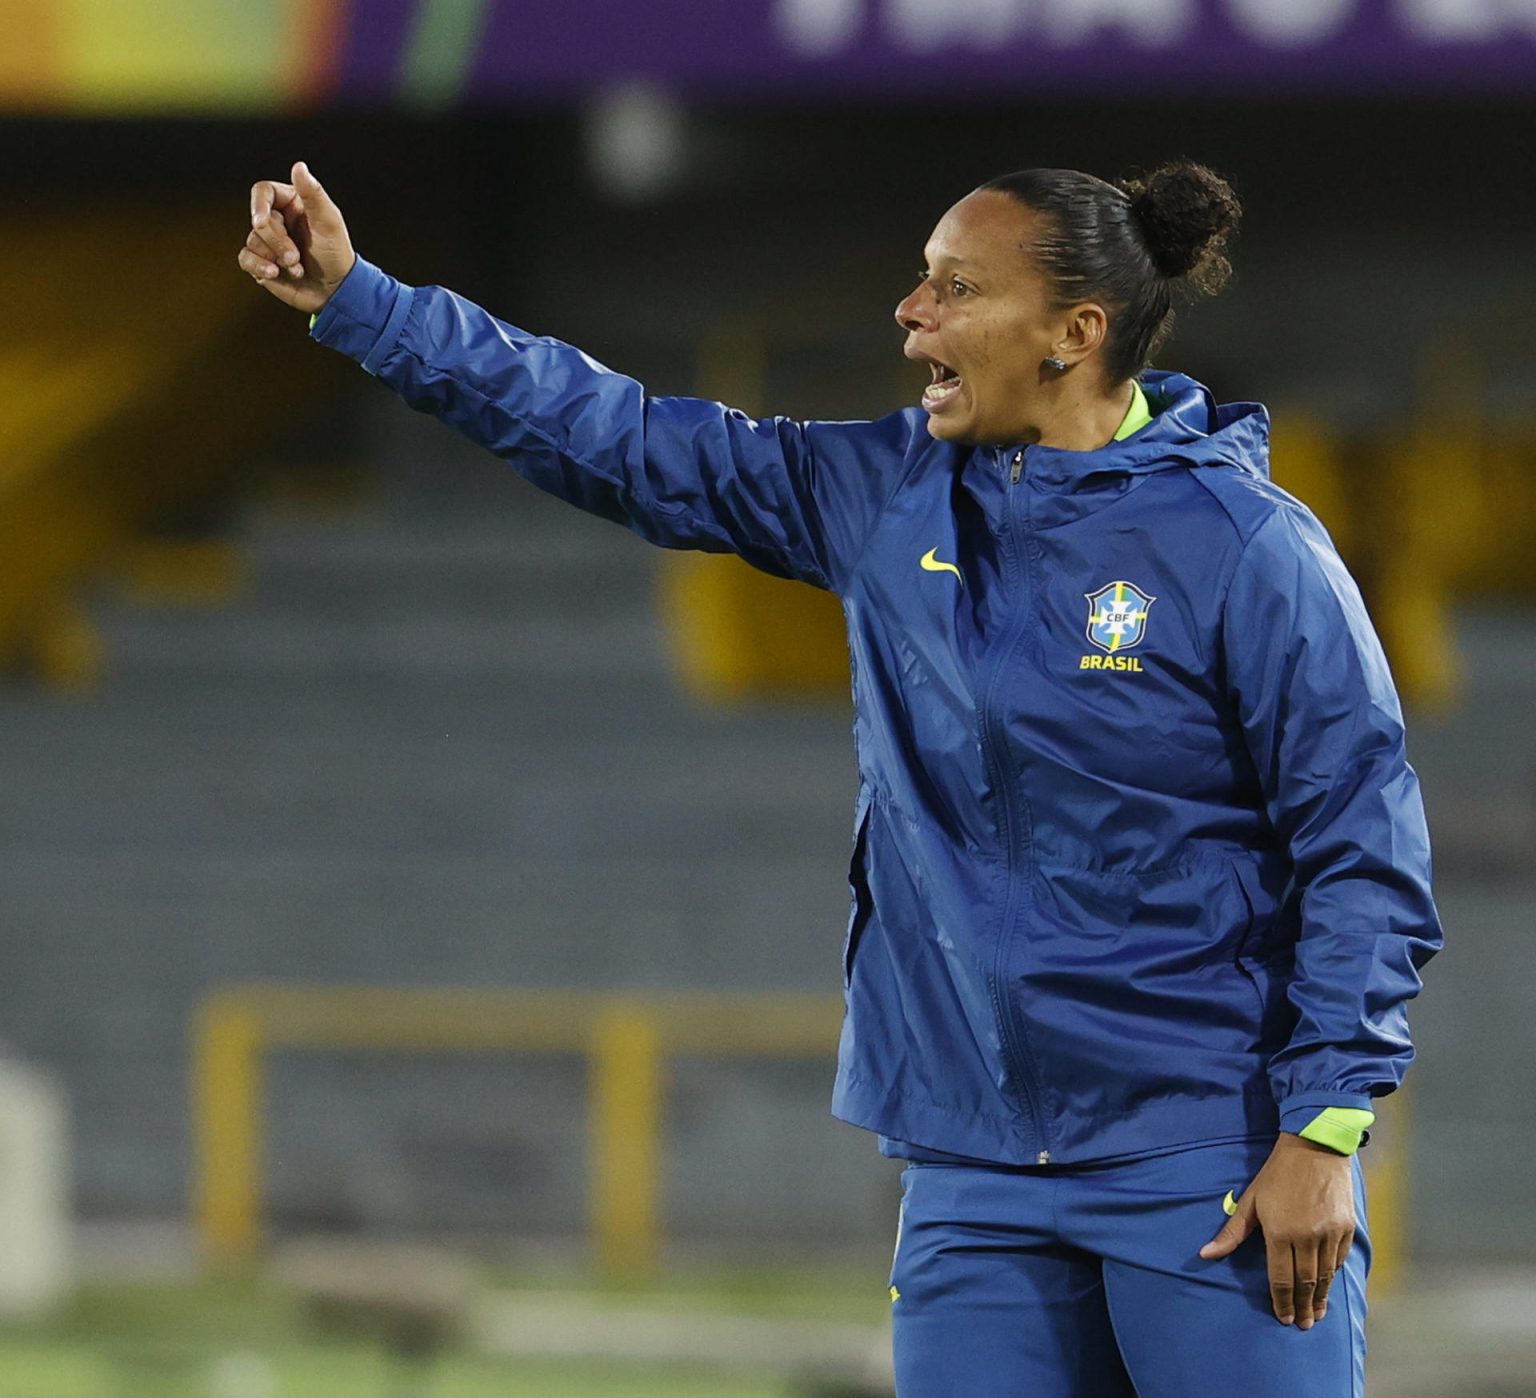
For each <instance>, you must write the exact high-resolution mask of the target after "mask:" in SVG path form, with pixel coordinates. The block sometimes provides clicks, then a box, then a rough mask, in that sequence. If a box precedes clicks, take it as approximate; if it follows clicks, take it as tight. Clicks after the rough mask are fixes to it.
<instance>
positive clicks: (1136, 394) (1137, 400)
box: [1114, 379, 1152, 442]
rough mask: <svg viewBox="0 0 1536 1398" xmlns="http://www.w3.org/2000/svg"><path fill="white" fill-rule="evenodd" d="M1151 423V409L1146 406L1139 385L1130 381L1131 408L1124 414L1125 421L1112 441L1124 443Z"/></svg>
mask: <svg viewBox="0 0 1536 1398" xmlns="http://www.w3.org/2000/svg"><path fill="white" fill-rule="evenodd" d="M1151 421H1152V409H1151V408H1150V407H1149V406H1148V404H1147V395H1146V393H1145V392H1144V391H1143V390H1142V387H1141V385H1140V384H1139V383H1138V382H1137V381H1136V380H1135V379H1132V380H1131V406H1130V408H1129V409H1128V410H1127V412H1126V414H1125V421H1124V422H1122V423H1121V424H1120V429H1119V431H1117V432H1116V433H1115V436H1114V440H1115V441H1117V442H1121V441H1124V440H1125V439H1126V438H1127V437H1129V436H1130V435H1131V434H1132V433H1133V432H1140V431H1141V429H1142V428H1143V427H1145V426H1146V425H1147V424H1148V423H1149V422H1151Z"/></svg>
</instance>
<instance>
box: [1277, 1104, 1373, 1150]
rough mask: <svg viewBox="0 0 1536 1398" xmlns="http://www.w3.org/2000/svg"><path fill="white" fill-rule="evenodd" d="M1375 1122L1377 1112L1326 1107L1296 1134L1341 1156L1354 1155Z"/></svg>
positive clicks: (1358, 1108)
mask: <svg viewBox="0 0 1536 1398" xmlns="http://www.w3.org/2000/svg"><path fill="white" fill-rule="evenodd" d="M1375 1120H1376V1113H1375V1112H1368V1111H1365V1110H1364V1109H1363V1108H1360V1107H1324V1108H1323V1110H1322V1111H1320V1112H1319V1113H1318V1114H1317V1115H1316V1116H1315V1117H1313V1118H1312V1120H1311V1121H1310V1122H1309V1123H1308V1124H1307V1125H1306V1126H1304V1127H1302V1128H1301V1130H1300V1131H1298V1132H1297V1133H1296V1134H1297V1135H1298V1136H1300V1137H1301V1138H1302V1139H1303V1140H1305V1141H1316V1142H1317V1144H1318V1145H1320V1146H1327V1147H1328V1149H1329V1150H1336V1151H1338V1153H1339V1154H1340V1155H1353V1154H1354V1153H1355V1152H1356V1151H1357V1150H1359V1149H1360V1141H1361V1138H1362V1137H1364V1135H1365V1133H1366V1131H1367V1130H1368V1129H1369V1128H1370V1126H1371V1123H1372V1122H1374V1121H1375Z"/></svg>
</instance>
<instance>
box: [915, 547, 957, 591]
mask: <svg viewBox="0 0 1536 1398" xmlns="http://www.w3.org/2000/svg"><path fill="white" fill-rule="evenodd" d="M937 552H938V549H936V548H934V549H929V550H928V552H927V553H925V554H924V555H923V556H922V558H920V559H919V560H918V561H919V562H920V563H921V564H922V565H923V569H924V571H925V572H929V573H953V574H954V575H955V576H956V577H957V578H960V586H961V587H964V586H965V579H964V578H962V577H960V570H959V569H958V568H957V567H955V565H954V564H953V563H944V562H942V561H941V560H939V559H937V558H935V557H934V554H936V553H937Z"/></svg>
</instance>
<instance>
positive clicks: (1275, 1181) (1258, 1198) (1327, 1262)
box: [1200, 1131, 1355, 1330]
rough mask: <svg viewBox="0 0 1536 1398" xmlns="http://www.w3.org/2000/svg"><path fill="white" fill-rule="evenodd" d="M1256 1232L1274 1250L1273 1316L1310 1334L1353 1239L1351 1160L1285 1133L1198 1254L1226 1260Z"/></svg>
mask: <svg viewBox="0 0 1536 1398" xmlns="http://www.w3.org/2000/svg"><path fill="white" fill-rule="evenodd" d="M1256 1228H1257V1229H1262V1230H1263V1233H1264V1245H1265V1247H1266V1248H1267V1249H1268V1252H1269V1294H1270V1299H1271V1301H1272V1303H1273V1305H1274V1308H1275V1319H1276V1320H1278V1321H1279V1322H1280V1323H1281V1324H1282V1325H1289V1324H1291V1322H1292V1321H1295V1323H1296V1328H1297V1329H1298V1330H1310V1329H1311V1328H1312V1326H1313V1325H1314V1324H1315V1323H1316V1322H1317V1321H1319V1320H1321V1319H1322V1318H1323V1316H1324V1315H1325V1314H1326V1312H1327V1310H1328V1288H1329V1286H1330V1285H1331V1284H1332V1282H1333V1277H1334V1273H1335V1272H1337V1271H1338V1270H1339V1268H1340V1267H1342V1266H1343V1265H1344V1259H1345V1257H1347V1256H1348V1254H1349V1248H1350V1244H1351V1243H1353V1242H1354V1239H1355V1195H1354V1180H1353V1170H1352V1166H1351V1163H1350V1158H1349V1157H1348V1156H1347V1155H1340V1154H1339V1153H1338V1152H1337V1151H1333V1150H1329V1149H1328V1147H1327V1146H1320V1145H1316V1144H1315V1143H1313V1142H1312V1141H1306V1140H1303V1139H1302V1138H1301V1137H1300V1136H1293V1135H1291V1134H1290V1132H1288V1131H1287V1132H1281V1134H1280V1139H1279V1140H1278V1141H1276V1142H1275V1148H1274V1150H1273V1151H1271V1152H1270V1156H1269V1159H1268V1160H1266V1161H1265V1162H1264V1168H1263V1169H1262V1170H1260V1171H1259V1173H1258V1174H1257V1175H1255V1176H1254V1177H1253V1183H1252V1184H1250V1185H1249V1186H1248V1188H1247V1189H1245V1190H1244V1191H1243V1193H1242V1197H1241V1198H1239V1199H1238V1201H1237V1211H1236V1212H1235V1213H1234V1214H1233V1215H1232V1217H1231V1218H1229V1219H1228V1220H1227V1221H1226V1223H1225V1225H1224V1226H1223V1227H1222V1229H1221V1231H1220V1232H1219V1233H1218V1234H1217V1235H1216V1236H1215V1237H1214V1238H1212V1239H1211V1241H1210V1242H1208V1243H1207V1244H1206V1245H1205V1246H1204V1247H1203V1248H1201V1249H1200V1256H1201V1257H1204V1258H1207V1259H1215V1258H1219V1257H1227V1256H1229V1255H1230V1254H1231V1253H1233V1252H1235V1251H1236V1250H1237V1247H1238V1245H1239V1244H1240V1243H1241V1242H1242V1241H1243V1240H1244V1239H1245V1238H1246V1237H1247V1236H1248V1235H1249V1234H1250V1233H1252V1232H1253V1231H1254V1229H1256Z"/></svg>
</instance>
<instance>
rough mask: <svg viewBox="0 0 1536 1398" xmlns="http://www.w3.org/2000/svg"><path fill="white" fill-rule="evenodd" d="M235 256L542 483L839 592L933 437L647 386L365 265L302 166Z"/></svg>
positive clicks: (321, 326)
mask: <svg viewBox="0 0 1536 1398" xmlns="http://www.w3.org/2000/svg"><path fill="white" fill-rule="evenodd" d="M239 261H240V266H241V268H242V269H243V270H244V271H246V272H247V273H248V274H250V275H251V276H252V277H254V278H255V279H256V280H257V281H258V282H260V283H261V284H262V285H263V286H264V287H265V288H266V289H267V290H268V291H270V292H271V293H272V294H273V295H274V296H276V297H278V299H280V300H282V301H283V302H285V303H286V304H288V305H291V306H294V307H295V308H296V309H299V310H308V311H310V312H311V313H312V314H313V315H314V316H315V319H314V323H313V327H312V334H313V335H314V337H315V338H316V339H317V340H319V341H320V342H321V343H323V344H326V345H328V346H330V347H331V348H333V349H336V350H339V351H341V352H342V353H344V354H347V355H350V356H351V357H352V358H354V359H356V360H357V361H358V362H359V363H360V364H361V365H362V366H363V368H364V369H366V370H367V371H368V372H369V373H371V374H373V375H375V376H376V377H377V378H379V379H380V380H381V381H382V382H384V383H385V384H387V385H388V386H389V387H390V388H392V389H393V390H394V391H395V392H396V393H398V394H399V395H400V396H401V397H402V398H404V399H405V401H406V402H408V403H409V404H410V405H411V406H412V407H413V408H416V409H418V410H419V411H422V412H428V413H431V414H433V415H434V416H436V417H439V418H441V419H442V420H443V421H444V422H447V423H448V424H449V425H451V426H453V427H454V428H456V429H457V430H458V431H460V432H461V433H463V434H464V435H465V436H467V437H469V438H470V439H471V440H472V441H475V442H477V443H479V444H480V445H482V446H484V447H486V448H487V449H488V450H490V451H492V452H494V453H495V454H496V455H498V456H500V457H502V458H503V459H504V460H506V461H507V462H509V463H510V464H511V465H512V466H513V467H514V468H515V469H516V470H517V471H518V472H519V473H520V474H521V475H523V476H524V477H526V478H527V479H528V480H530V481H531V482H533V484H535V485H537V486H539V487H540V488H541V489H543V490H546V491H548V492H550V493H551V494H553V495H557V496H559V497H560V498H561V499H563V500H567V501H569V502H570V503H572V504H574V505H576V506H578V507H579V508H581V509H584V510H587V511H589V512H591V513H593V514H598V515H602V516H603V517H604V518H607V519H611V520H615V521H617V522H619V523H622V524H624V525H626V526H627V527H629V528H630V529H632V530H633V531H634V532H636V533H637V534H639V535H641V536H642V537H644V538H646V539H649V540H650V541H651V542H653V543H657V544H661V545H664V546H666V547H669V548H693V549H703V550H705V551H708V552H715V553H736V554H739V555H741V556H742V557H743V558H745V559H746V560H747V561H748V562H749V563H752V564H753V565H754V566H756V567H758V568H761V569H763V570H765V571H767V572H770V573H776V574H779V575H781V576H784V577H793V578H799V579H801V580H803V581H806V582H810V583H813V584H815V585H817V586H820V587H824V588H827V589H829V590H831V591H834V592H835V591H840V590H841V589H842V587H843V585H844V584H845V582H846V580H847V578H848V576H849V574H850V573H851V572H852V570H853V567H854V566H855V564H856V562H857V560H858V558H859V556H860V554H861V553H862V550H863V545H864V541H865V539H866V538H867V536H868V533H869V531H870V529H871V528H872V527H873V524H874V521H875V519H876V518H877V517H878V515H879V513H880V510H881V508H882V507H883V506H884V504H885V502H886V501H887V500H888V499H889V498H890V496H891V494H892V493H893V491H894V489H895V487H896V486H897V484H898V483H899V481H900V479H901V477H902V476H903V474H904V473H905V470H906V468H907V466H908V465H910V463H911V461H912V460H913V459H914V458H915V455H916V453H917V451H918V450H920V449H921V447H922V446H923V445H925V444H926V443H927V442H928V437H927V434H926V433H925V432H924V431H923V430H922V427H921V423H920V422H919V421H917V420H916V416H917V415H915V414H913V413H900V414H893V415H891V416H890V417H887V418H885V419H882V420H881V421H879V422H874V423H868V422H859V423H800V422H796V421H793V420H791V419H788V418H752V417H750V416H748V415H747V414H745V413H742V412H738V411H736V410H734V409H731V408H727V407H724V406H723V405H721V404H719V403H712V402H708V401H706V400H703V399H696V398H669V397H657V396H652V395H650V394H647V393H646V392H645V390H644V389H643V388H642V386H641V385H640V384H639V383H637V382H636V381H635V380H633V379H631V378H628V377H627V376H625V375H623V374H617V373H614V372H612V371H611V370H609V369H606V368H604V367H603V366H602V365H601V364H598V363H597V362H596V361H594V360H592V359H590V358H589V357H588V356H587V355H585V354H583V353H582V352H581V351H580V350H577V349H575V348H574V347H573V346H571V345H567V344H565V343H563V342H561V341H559V340H553V339H549V338H545V337H541V336H535V335H530V334H528V333H527V332H526V331H523V330H520V329H518V328H517V327H516V326H512V325H508V324H506V323H505V322H503V321H500V320H498V319H496V318H495V317H494V316H492V315H491V314H490V313H489V312H487V311H485V310H482V309H481V308H480V307H479V306H477V305H475V304H474V303H473V302H470V301H467V300H465V299H464V298H463V297H461V296H458V295H455V294H454V293H453V292H451V291H447V290H445V289H443V288H441V287H410V286H406V285H404V284H402V283H400V282H398V281H396V280H395V279H394V278H393V277H390V276H388V275H387V274H386V273H384V272H382V271H381V270H380V269H379V268H377V267H375V266H373V265H372V264H371V263H369V262H366V261H364V260H362V259H360V258H358V257H357V255H356V253H355V252H354V250H353V248H352V244H351V240H350V238H349V236H348V235H347V231H346V225H345V222H344V221H343V219H342V217H341V212H340V210H339V209H337V207H336V205H335V204H334V203H333V202H332V201H331V199H330V197H329V196H328V195H327V194H326V192H325V191H324V189H323V188H321V186H320V185H319V183H318V182H317V181H315V180H314V179H313V177H312V176H310V174H309V172H308V169H307V168H306V167H305V166H304V165H302V164H300V165H296V166H295V167H294V170H293V183H292V184H280V183H278V182H275V181H263V182H261V183H259V184H257V185H256V186H255V187H254V188H253V191H252V229H251V233H250V235H249V236H248V238H247V241H246V245H245V247H243V248H242V249H241V251H240V254H239Z"/></svg>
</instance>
